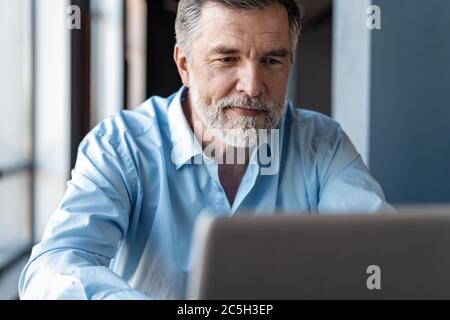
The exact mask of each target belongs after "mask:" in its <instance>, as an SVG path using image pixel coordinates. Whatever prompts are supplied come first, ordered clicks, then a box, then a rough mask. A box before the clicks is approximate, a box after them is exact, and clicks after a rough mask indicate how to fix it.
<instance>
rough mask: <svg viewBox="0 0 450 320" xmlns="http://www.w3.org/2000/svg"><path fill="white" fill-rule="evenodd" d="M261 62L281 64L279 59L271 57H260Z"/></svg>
mask: <svg viewBox="0 0 450 320" xmlns="http://www.w3.org/2000/svg"><path fill="white" fill-rule="evenodd" d="M262 62H263V63H265V64H270V65H277V64H281V61H279V60H276V59H273V58H264V59H262Z"/></svg>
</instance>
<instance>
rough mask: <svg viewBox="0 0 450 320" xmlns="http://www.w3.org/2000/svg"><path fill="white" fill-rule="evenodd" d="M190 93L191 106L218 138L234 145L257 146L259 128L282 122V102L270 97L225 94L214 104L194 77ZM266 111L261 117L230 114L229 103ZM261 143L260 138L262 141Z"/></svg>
mask: <svg viewBox="0 0 450 320" xmlns="http://www.w3.org/2000/svg"><path fill="white" fill-rule="evenodd" d="M189 93H190V96H191V105H192V107H193V109H194V110H195V112H196V114H197V115H198V117H199V118H200V120H201V121H202V123H203V124H204V125H205V126H206V127H207V128H208V129H209V130H211V131H212V133H213V134H214V136H215V137H217V138H219V139H220V140H222V141H223V142H224V143H225V144H227V145H229V146H232V147H235V148H250V149H252V148H254V147H256V146H257V145H258V141H260V139H259V138H260V137H259V135H258V132H259V130H265V136H267V135H268V133H267V130H270V129H274V128H275V127H276V126H277V124H278V122H279V121H280V118H281V115H282V112H283V107H284V106H283V105H281V106H280V105H277V104H276V103H274V102H271V101H269V100H267V99H261V98H254V99H251V98H249V97H226V98H223V99H221V100H219V101H218V102H216V103H214V104H209V105H208V103H207V102H205V101H204V99H202V97H201V96H200V93H199V91H198V90H197V87H196V85H195V80H194V79H193V78H192V77H191V81H190V88H189ZM248 103H250V104H252V108H255V109H259V110H264V111H266V112H263V113H262V114H261V115H259V116H254V117H253V116H230V112H227V111H229V110H227V108H226V107H227V106H242V107H247V108H248V107H249V106H248V105H247V104H248ZM259 143H261V141H260V142H259Z"/></svg>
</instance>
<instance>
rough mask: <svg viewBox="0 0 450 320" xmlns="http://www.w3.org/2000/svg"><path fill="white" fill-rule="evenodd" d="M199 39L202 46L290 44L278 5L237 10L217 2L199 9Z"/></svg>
mask: <svg viewBox="0 0 450 320" xmlns="http://www.w3.org/2000/svg"><path fill="white" fill-rule="evenodd" d="M200 25H201V30H202V31H201V34H200V37H199V38H201V39H199V40H201V41H202V42H203V44H206V45H207V46H208V47H212V46H215V45H218V44H224V43H225V44H227V45H233V46H245V45H259V46H262V47H266V46H280V45H284V46H287V45H289V19H288V14H287V11H286V9H285V8H284V7H283V6H281V5H280V4H274V5H273V6H270V7H267V8H264V9H258V10H251V11H247V10H236V9H230V8H226V7H224V6H222V5H220V4H217V3H211V2H209V3H206V4H205V5H204V6H203V8H202V13H201V19H200Z"/></svg>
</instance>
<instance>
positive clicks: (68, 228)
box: [19, 133, 147, 299]
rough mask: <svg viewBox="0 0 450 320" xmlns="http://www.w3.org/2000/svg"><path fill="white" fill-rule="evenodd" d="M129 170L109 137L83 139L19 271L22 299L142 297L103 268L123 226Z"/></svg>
mask: <svg viewBox="0 0 450 320" xmlns="http://www.w3.org/2000/svg"><path fill="white" fill-rule="evenodd" d="M113 145H115V146H113ZM133 170H134V169H133V167H132V166H131V163H130V161H129V160H128V158H127V157H126V155H125V154H124V152H123V150H121V149H120V148H119V146H117V144H115V143H114V141H113V140H112V139H111V138H107V137H102V136H100V135H97V134H95V133H91V134H89V135H88V136H87V137H86V138H85V139H84V140H83V142H82V143H81V144H80V147H79V150H78V158H77V162H76V166H75V169H74V170H73V171H72V179H71V181H70V182H69V183H68V188H67V191H66V194H65V196H64V198H63V201H62V203H61V204H60V206H59V207H58V209H57V210H56V212H55V213H54V214H53V215H52V217H51V219H50V221H49V223H48V225H47V228H46V230H45V233H44V237H43V239H42V241H41V243H39V244H38V245H36V246H35V247H34V248H33V252H32V255H31V258H30V260H29V262H28V264H27V265H26V266H25V268H24V270H23V271H22V274H21V277H20V280H19V294H20V297H21V298H22V299H145V298H147V297H146V296H145V295H143V294H141V293H139V292H137V291H135V290H133V289H132V288H131V287H130V286H129V285H128V283H127V282H126V281H124V280H123V279H121V278H120V277H119V276H118V275H116V274H115V273H113V272H112V271H110V270H109V268H108V267H109V264H110V262H111V259H112V258H113V257H114V256H115V254H116V252H117V249H118V246H119V244H120V241H121V240H122V239H123V238H124V236H125V235H126V232H127V229H128V223H129V214H130V212H131V211H132V207H133V203H134V201H135V190H136V184H137V174H136V172H134V171H133Z"/></svg>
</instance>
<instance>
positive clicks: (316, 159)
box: [19, 0, 390, 299]
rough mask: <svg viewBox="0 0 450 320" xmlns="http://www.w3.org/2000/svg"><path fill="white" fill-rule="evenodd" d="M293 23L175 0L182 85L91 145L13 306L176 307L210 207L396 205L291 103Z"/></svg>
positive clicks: (345, 143) (102, 131) (289, 5)
mask: <svg viewBox="0 0 450 320" xmlns="http://www.w3.org/2000/svg"><path fill="white" fill-rule="evenodd" d="M300 16H301V13H300V9H299V6H298V5H297V3H296V2H295V1H294V0H203V1H202V0H181V1H180V3H179V10H178V16H177V21H176V36H177V45H176V47H175V51H174V58H175V62H176V64H177V66H178V70H179V73H180V76H181V79H182V81H183V87H182V88H181V89H180V90H179V91H178V92H177V93H175V94H174V95H172V96H171V97H169V98H167V99H164V98H160V97H153V98H151V99H149V100H148V101H147V102H145V103H144V104H143V105H142V106H141V107H139V108H138V109H136V110H135V111H124V112H120V113H119V114H118V115H116V116H115V117H113V118H109V119H106V120H105V121H103V122H102V123H100V124H99V125H98V126H97V127H96V128H95V129H94V130H93V131H92V132H91V133H89V134H88V135H87V136H86V138H85V139H84V140H83V142H82V143H81V145H80V147H79V151H78V159H77V163H76V166H75V168H74V170H73V171H72V179H71V181H70V182H69V183H68V189H67V192H66V194H65V196H64V199H63V200H62V202H61V204H60V206H59V207H58V209H57V211H56V212H55V213H54V214H53V216H52V217H51V220H50V222H49V224H48V226H47V229H46V232H45V234H44V237H43V239H42V241H41V242H40V243H39V244H38V245H36V247H35V248H34V249H33V252H32V256H31V258H30V261H29V263H28V264H27V266H26V267H25V269H24V271H23V272H22V275H21V279H20V283H19V291H20V295H21V298H32V299H35V298H37V299H41V298H44V299H145V298H154V299H172V298H183V297H184V296H183V295H184V290H185V285H186V275H187V273H188V272H189V270H190V268H191V265H192V261H190V259H189V249H190V243H191V236H192V229H193V225H194V223H195V221H196V218H197V217H198V216H199V214H200V213H201V212H202V211H205V210H207V211H209V212H213V213H214V214H217V215H239V214H242V213H243V212H246V213H253V214H272V213H275V212H284V213H286V214H294V213H304V214H318V213H319V214H320V213H322V214H325V213H326V214H331V213H332V212H350V211H364V212H376V211H380V210H383V209H389V208H390V207H389V205H388V204H387V203H386V202H385V199H384V196H383V192H382V190H381V188H380V186H379V185H378V184H377V182H376V181H375V180H374V179H373V178H372V177H371V176H370V174H369V172H368V170H367V168H366V166H365V165H364V164H363V162H362V160H361V157H360V156H359V154H358V152H357V151H356V150H355V148H354V147H353V145H352V144H351V142H350V141H349V139H348V137H347V136H346V135H345V133H344V132H343V131H342V129H341V128H340V127H339V125H338V124H337V123H336V122H334V121H333V120H331V119H330V118H328V117H325V116H323V115H320V114H318V113H314V112H311V111H306V110H300V109H296V108H295V107H294V106H293V105H292V104H291V103H290V102H286V101H285V95H286V87H287V81H288V74H289V70H290V67H291V65H292V61H293V52H294V51H295V48H296V45H297V39H298V37H299V34H300V29H301V24H300ZM236 263H237V265H238V261H237V262H236Z"/></svg>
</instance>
